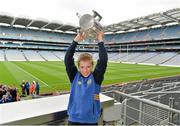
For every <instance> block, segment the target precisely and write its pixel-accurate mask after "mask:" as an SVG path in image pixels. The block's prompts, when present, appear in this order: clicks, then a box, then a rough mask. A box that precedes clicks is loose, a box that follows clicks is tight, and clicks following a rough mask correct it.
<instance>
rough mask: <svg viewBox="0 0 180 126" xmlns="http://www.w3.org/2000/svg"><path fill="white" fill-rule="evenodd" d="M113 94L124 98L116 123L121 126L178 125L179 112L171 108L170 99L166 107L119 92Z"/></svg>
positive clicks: (171, 100)
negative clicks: (119, 116)
mask: <svg viewBox="0 0 180 126" xmlns="http://www.w3.org/2000/svg"><path fill="white" fill-rule="evenodd" d="M113 92H114V93H115V94H116V95H117V94H118V95H120V96H123V97H125V100H123V102H122V107H121V118H120V120H119V121H117V122H120V123H119V124H121V125H180V110H177V109H174V108H173V103H174V101H173V99H171V98H170V99H169V106H168V105H164V104H161V103H158V102H155V101H152V100H149V99H144V98H140V97H138V96H132V95H129V94H125V93H123V92H120V91H113Z"/></svg>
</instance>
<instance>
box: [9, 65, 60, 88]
mask: <svg viewBox="0 0 180 126" xmlns="http://www.w3.org/2000/svg"><path fill="white" fill-rule="evenodd" d="M11 63H12V62H11ZM12 64H14V65H15V66H16V67H17V68H18V69H20V70H21V71H23V72H25V73H27V74H29V75H30V76H31V77H33V78H35V79H37V80H39V81H41V82H42V83H44V84H45V85H46V86H48V87H50V88H52V89H53V90H55V91H57V90H56V89H55V88H53V87H51V86H49V85H48V84H47V83H46V82H44V81H42V80H41V79H39V78H37V77H36V76H34V75H32V74H31V73H29V72H27V71H25V70H24V69H23V68H21V67H19V66H18V65H16V64H15V63H12Z"/></svg>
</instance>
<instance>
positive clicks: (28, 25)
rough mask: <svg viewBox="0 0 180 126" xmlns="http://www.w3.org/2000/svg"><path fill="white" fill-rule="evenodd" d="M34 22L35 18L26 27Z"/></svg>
mask: <svg viewBox="0 0 180 126" xmlns="http://www.w3.org/2000/svg"><path fill="white" fill-rule="evenodd" d="M33 22H34V20H31V22H30V23H29V24H28V25H27V26H26V28H28V27H29V26H30V25H31V24H32V23H33Z"/></svg>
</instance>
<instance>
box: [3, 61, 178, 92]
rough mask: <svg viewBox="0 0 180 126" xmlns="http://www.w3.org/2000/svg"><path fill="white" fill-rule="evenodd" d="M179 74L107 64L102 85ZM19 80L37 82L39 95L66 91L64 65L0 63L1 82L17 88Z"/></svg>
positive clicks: (166, 69) (172, 69)
mask: <svg viewBox="0 0 180 126" xmlns="http://www.w3.org/2000/svg"><path fill="white" fill-rule="evenodd" d="M178 74H180V68H175V67H162V66H147V65H136V64H120V63H109V64H108V67H107V71H106V74H105V79H104V81H103V85H106V84H114V83H122V82H129V81H136V80H142V79H150V78H158V77H165V76H173V75H178ZM22 80H28V81H30V82H32V81H34V80H35V81H39V82H40V84H41V91H40V92H41V93H45V92H55V91H61V90H69V88H70V83H69V80H68V77H67V75H66V71H65V67H64V62H0V83H2V84H6V85H11V86H15V87H18V88H19V90H20V86H19V85H20V83H21V81H22Z"/></svg>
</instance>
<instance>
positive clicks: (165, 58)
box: [0, 49, 180, 66]
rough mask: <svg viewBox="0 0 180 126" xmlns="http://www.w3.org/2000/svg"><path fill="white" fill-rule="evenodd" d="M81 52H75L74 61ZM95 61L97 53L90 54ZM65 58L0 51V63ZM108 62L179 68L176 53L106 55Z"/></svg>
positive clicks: (56, 53)
mask: <svg viewBox="0 0 180 126" xmlns="http://www.w3.org/2000/svg"><path fill="white" fill-rule="evenodd" d="M80 54H81V52H76V53H75V55H74V58H75V60H77V58H78V56H79V55H80ZM92 55H93V58H94V60H97V59H98V57H99V55H98V53H95V52H94V53H92ZM64 56H65V52H64V51H34V50H11V49H9V50H0V61H5V60H8V61H27V60H28V61H60V60H63V59H64ZM108 59H109V61H116V62H128V63H139V64H161V65H174V66H180V54H179V53H176V52H165V53H161V52H159V53H158V52H148V53H140V52H137V53H108Z"/></svg>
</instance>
